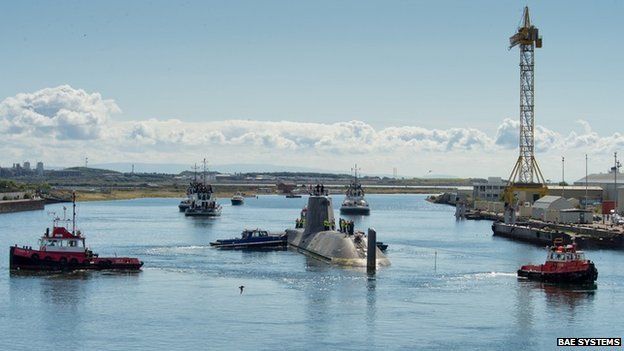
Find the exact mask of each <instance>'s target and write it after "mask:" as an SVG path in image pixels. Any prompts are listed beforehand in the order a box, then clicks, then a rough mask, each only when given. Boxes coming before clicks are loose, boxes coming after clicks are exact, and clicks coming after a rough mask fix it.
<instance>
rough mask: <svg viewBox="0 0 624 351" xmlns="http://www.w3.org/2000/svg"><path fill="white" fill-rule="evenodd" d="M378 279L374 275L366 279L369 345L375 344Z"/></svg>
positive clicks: (367, 335) (367, 336)
mask: <svg viewBox="0 0 624 351" xmlns="http://www.w3.org/2000/svg"><path fill="white" fill-rule="evenodd" d="M376 289H377V279H376V278H375V275H374V274H369V275H368V279H366V327H367V329H368V333H366V338H367V342H368V344H369V345H374V344H375V329H376V323H375V321H376V320H377V292H376Z"/></svg>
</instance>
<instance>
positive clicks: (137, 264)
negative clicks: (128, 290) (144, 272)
mask: <svg viewBox="0 0 624 351" xmlns="http://www.w3.org/2000/svg"><path fill="white" fill-rule="evenodd" d="M62 222H64V224H65V225H67V224H68V222H69V221H67V220H61V219H60V218H58V217H55V218H54V221H53V225H52V233H50V229H49V228H48V229H46V232H45V234H44V235H43V236H42V237H41V239H39V244H40V247H39V250H35V249H33V248H32V247H26V246H22V247H18V246H17V244H16V245H15V246H13V247H11V252H10V256H9V257H10V261H9V268H10V269H11V270H33V271H60V270H78V269H94V270H103V269H106V270H140V269H141V266H143V262H142V261H140V260H139V259H137V258H132V257H99V256H98V254H96V253H93V252H92V251H91V250H89V249H87V247H86V245H85V237H84V236H82V233H81V232H80V231H79V230H76V196H75V195H74V196H73V218H72V220H71V223H72V230H71V232H70V231H69V230H68V229H67V228H66V227H65V226H63V225H62Z"/></svg>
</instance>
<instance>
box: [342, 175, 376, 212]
mask: <svg viewBox="0 0 624 351" xmlns="http://www.w3.org/2000/svg"><path fill="white" fill-rule="evenodd" d="M354 171H355V175H354V176H353V180H352V181H351V183H350V184H349V186H348V187H347V191H346V192H345V199H344V201H342V205H341V206H340V213H342V214H354V215H369V214H370V206H369V205H368V202H367V201H366V199H365V198H364V189H363V188H362V184H360V181H359V180H358V174H357V171H358V169H357V165H356V166H355V168H354Z"/></svg>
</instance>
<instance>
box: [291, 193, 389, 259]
mask: <svg viewBox="0 0 624 351" xmlns="http://www.w3.org/2000/svg"><path fill="white" fill-rule="evenodd" d="M300 223H301V225H300V227H301V228H295V229H287V230H286V233H287V234H288V244H289V245H290V246H292V247H294V248H296V249H297V251H299V252H301V253H303V254H305V255H308V256H310V257H313V258H315V259H318V260H321V261H324V262H327V263H331V264H337V265H343V266H358V267H359V266H362V267H366V266H367V247H368V241H367V237H366V236H365V235H364V233H361V232H359V233H354V234H353V235H349V234H347V233H343V232H339V231H336V230H332V229H329V230H328V229H327V223H332V224H333V223H335V221H334V209H333V206H332V199H331V197H329V196H328V195H327V194H326V193H325V192H324V191H323V189H322V186H319V185H317V186H316V187H315V188H314V189H313V192H312V193H311V194H310V198H309V199H308V206H307V211H305V213H303V214H302V218H301V222H300ZM375 250H376V260H375V261H376V264H377V265H379V266H389V265H390V260H388V258H387V257H386V256H385V255H384V253H383V252H382V251H381V250H380V249H379V248H377V247H375ZM371 258H372V257H371Z"/></svg>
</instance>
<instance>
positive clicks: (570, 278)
mask: <svg viewBox="0 0 624 351" xmlns="http://www.w3.org/2000/svg"><path fill="white" fill-rule="evenodd" d="M547 250H548V253H547V256H546V263H544V264H540V265H525V266H522V267H521V268H520V269H519V270H518V277H522V278H527V279H530V280H537V281H541V282H549V283H576V284H582V283H593V282H594V281H596V279H597V278H598V270H597V269H596V267H595V265H594V263H593V262H592V261H590V260H588V259H586V258H585V253H584V252H583V251H580V250H577V249H576V245H575V244H571V245H563V244H561V242H557V243H555V245H554V246H551V247H548V248H547Z"/></svg>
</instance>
